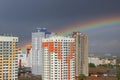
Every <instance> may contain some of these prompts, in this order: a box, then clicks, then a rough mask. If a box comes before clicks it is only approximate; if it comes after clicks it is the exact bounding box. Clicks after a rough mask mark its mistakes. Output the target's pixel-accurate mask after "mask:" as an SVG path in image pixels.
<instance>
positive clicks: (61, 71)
mask: <svg viewBox="0 0 120 80" xmlns="http://www.w3.org/2000/svg"><path fill="white" fill-rule="evenodd" d="M42 48H43V56H44V62H43V63H44V68H43V69H44V70H43V71H44V72H43V73H44V75H43V80H75V52H74V38H69V37H61V36H53V37H50V38H45V39H42Z"/></svg>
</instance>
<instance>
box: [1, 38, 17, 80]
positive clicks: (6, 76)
mask: <svg viewBox="0 0 120 80" xmlns="http://www.w3.org/2000/svg"><path fill="white" fill-rule="evenodd" d="M17 43H18V37H12V36H0V80H18V60H17V59H18V56H17V52H18V51H17Z"/></svg>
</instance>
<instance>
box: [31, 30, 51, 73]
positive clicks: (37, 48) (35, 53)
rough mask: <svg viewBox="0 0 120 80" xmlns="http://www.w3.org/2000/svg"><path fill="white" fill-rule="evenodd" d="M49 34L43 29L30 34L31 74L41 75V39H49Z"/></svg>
mask: <svg viewBox="0 0 120 80" xmlns="http://www.w3.org/2000/svg"><path fill="white" fill-rule="evenodd" d="M49 35H51V33H50V32H47V30H46V29H45V28H39V29H37V32H34V33H32V74H33V75H42V74H43V52H42V47H41V46H42V38H45V37H49Z"/></svg>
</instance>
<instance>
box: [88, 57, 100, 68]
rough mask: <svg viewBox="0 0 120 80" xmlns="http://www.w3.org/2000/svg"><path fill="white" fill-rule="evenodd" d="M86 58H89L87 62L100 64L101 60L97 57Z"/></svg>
mask: <svg viewBox="0 0 120 80" xmlns="http://www.w3.org/2000/svg"><path fill="white" fill-rule="evenodd" d="M88 60H89V63H93V64H95V66H98V65H100V64H101V61H100V58H99V57H94V56H90V57H89V58H88Z"/></svg>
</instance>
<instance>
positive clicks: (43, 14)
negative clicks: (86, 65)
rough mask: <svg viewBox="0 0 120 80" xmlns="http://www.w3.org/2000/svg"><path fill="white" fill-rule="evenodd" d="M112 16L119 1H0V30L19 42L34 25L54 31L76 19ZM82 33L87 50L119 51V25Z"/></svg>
mask: <svg viewBox="0 0 120 80" xmlns="http://www.w3.org/2000/svg"><path fill="white" fill-rule="evenodd" d="M116 15H117V16H118V17H120V0H0V33H1V34H13V35H14V36H18V37H19V39H20V44H21V43H23V42H25V41H28V40H30V39H31V33H32V32H34V31H35V29H36V28H37V27H46V28H47V29H48V30H49V31H58V30H59V29H64V27H65V26H67V27H68V25H72V24H74V23H76V22H85V21H87V22H89V21H90V20H91V19H93V18H94V19H99V18H100V17H107V16H116ZM113 27H114V26H113ZM84 34H88V36H89V52H90V53H95V54H96V53H97V54H98V53H99V54H100V53H102V54H103V53H111V54H113V55H114V54H119V53H120V36H119V34H120V25H119V26H117V27H116V28H112V30H109V29H108V30H104V31H102V32H99V33H92V32H90V31H88V32H87V31H86V32H85V33H84Z"/></svg>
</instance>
